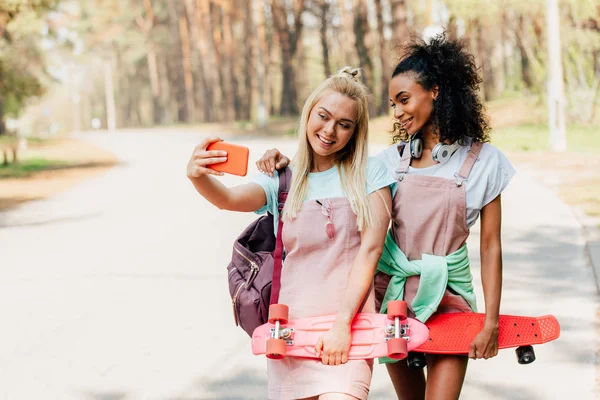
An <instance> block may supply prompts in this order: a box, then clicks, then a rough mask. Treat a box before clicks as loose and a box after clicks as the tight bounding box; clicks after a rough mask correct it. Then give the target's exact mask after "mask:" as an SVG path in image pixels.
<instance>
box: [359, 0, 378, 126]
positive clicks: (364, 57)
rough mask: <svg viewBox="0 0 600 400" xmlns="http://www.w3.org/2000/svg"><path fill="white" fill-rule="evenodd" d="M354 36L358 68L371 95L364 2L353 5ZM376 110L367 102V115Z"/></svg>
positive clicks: (370, 64) (364, 0) (370, 72)
mask: <svg viewBox="0 0 600 400" xmlns="http://www.w3.org/2000/svg"><path fill="white" fill-rule="evenodd" d="M354 10H355V15H354V36H355V38H356V52H357V54H358V59H359V62H360V68H361V69H362V71H363V82H364V84H365V85H366V86H367V88H368V89H369V92H371V93H373V64H372V63H371V56H370V52H369V48H368V47H367V45H366V43H365V39H366V36H367V35H368V33H369V21H368V15H367V3H366V0H356V1H355V3H354ZM375 114H376V108H375V104H373V102H372V101H370V102H369V115H375Z"/></svg>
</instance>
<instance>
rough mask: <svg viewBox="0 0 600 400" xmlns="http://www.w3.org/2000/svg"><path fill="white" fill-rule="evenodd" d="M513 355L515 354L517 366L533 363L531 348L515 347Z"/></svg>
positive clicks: (533, 353)
mask: <svg viewBox="0 0 600 400" xmlns="http://www.w3.org/2000/svg"><path fill="white" fill-rule="evenodd" d="M515 353H517V361H518V362H519V364H531V363H532V362H534V361H535V352H534V351H533V347H531V346H521V347H517V349H516V350H515Z"/></svg>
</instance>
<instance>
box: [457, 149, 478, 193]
mask: <svg viewBox="0 0 600 400" xmlns="http://www.w3.org/2000/svg"><path fill="white" fill-rule="evenodd" d="M482 147H483V143H481V142H473V143H472V144H471V149H469V152H468V153H467V158H465V161H464V162H463V164H462V166H461V167H460V171H458V173H456V174H455V175H454V176H455V177H456V185H457V186H461V185H462V183H463V182H464V181H466V180H467V179H469V175H470V174H471V170H472V169H473V166H474V165H475V162H476V161H477V158H478V157H479V152H480V151H481V148H482Z"/></svg>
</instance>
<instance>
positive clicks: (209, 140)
mask: <svg viewBox="0 0 600 400" xmlns="http://www.w3.org/2000/svg"><path fill="white" fill-rule="evenodd" d="M222 141H223V139H221V138H220V137H218V136H210V137H207V138H205V139H204V140H202V141H201V142H200V144H198V146H196V149H198V150H205V149H206V147H207V146H208V145H209V144H211V143H214V142H222Z"/></svg>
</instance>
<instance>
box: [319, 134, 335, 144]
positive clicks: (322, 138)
mask: <svg viewBox="0 0 600 400" xmlns="http://www.w3.org/2000/svg"><path fill="white" fill-rule="evenodd" d="M317 138H319V140H320V141H321V143H323V144H324V145H326V146H331V145H332V144H334V143H335V141H333V140H327V139H325V138H324V137H322V136H320V135H317Z"/></svg>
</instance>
